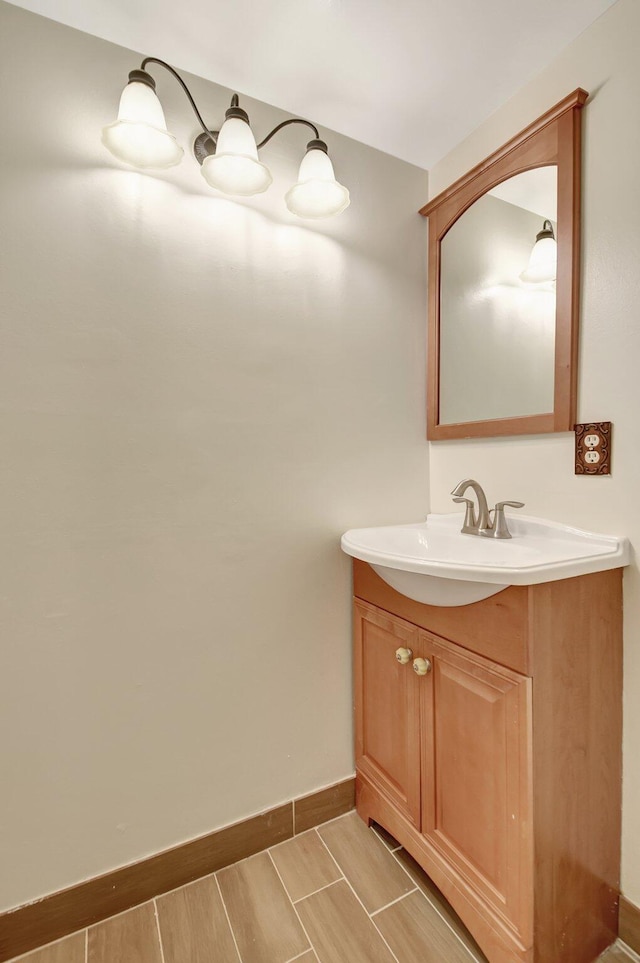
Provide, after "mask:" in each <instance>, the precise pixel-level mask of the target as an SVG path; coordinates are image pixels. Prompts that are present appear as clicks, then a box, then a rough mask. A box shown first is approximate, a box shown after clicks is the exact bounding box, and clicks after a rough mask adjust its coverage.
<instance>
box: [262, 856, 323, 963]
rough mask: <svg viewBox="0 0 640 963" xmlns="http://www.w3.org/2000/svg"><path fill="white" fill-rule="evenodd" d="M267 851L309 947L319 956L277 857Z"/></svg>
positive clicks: (306, 951)
mask: <svg viewBox="0 0 640 963" xmlns="http://www.w3.org/2000/svg"><path fill="white" fill-rule="evenodd" d="M267 853H268V854H269V859H270V860H271V865H272V866H273V868H274V869H275V871H276V875H277V877H278V879H279V880H280V883H281V885H282V888H283V890H284V891H285V893H286V895H287V899H288V900H289V903H290V905H291V907H292V909H293V912H294V913H295V914H296V919H297V920H298V923H299V924H300V928H301V930H302V932H303V933H304V935H305V937H306V940H307V943H308V944H309V949H310V950H313V952H314V953H315V954H316V956H318V954H317V953H316V948H315V946H314V945H313V943H312V942H311V939H310V937H309V934H308V933H307V929H306V927H305V925H304V923H303V922H302V920H301V919H300V914H299V913H298V910H297V909H296V904H295V903H294V902H293V900H292V899H291V896H290V895H289V890H288V889H287V887H286V886H285V884H284V880H283V878H282V876H281V875H280V870H279V869H278V867H277V866H276V861H275V859H274V858H273V856H272V855H271V850H269V849H268V850H267ZM308 951H309V950H305V953H308ZM300 955H303V954H299V956H300Z"/></svg>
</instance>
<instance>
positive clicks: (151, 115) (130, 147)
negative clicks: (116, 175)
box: [102, 81, 184, 170]
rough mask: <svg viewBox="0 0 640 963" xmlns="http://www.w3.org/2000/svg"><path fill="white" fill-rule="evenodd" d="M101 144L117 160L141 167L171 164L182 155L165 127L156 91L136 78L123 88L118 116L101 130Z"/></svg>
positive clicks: (158, 166)
mask: <svg viewBox="0 0 640 963" xmlns="http://www.w3.org/2000/svg"><path fill="white" fill-rule="evenodd" d="M102 143H103V144H104V146H105V147H106V148H107V150H110V151H111V153H112V154H113V155H114V157H117V158H118V160H121V161H124V162H125V164H132V165H133V166H134V167H140V168H142V169H143V170H144V169H150V168H156V169H163V168H166V167H173V166H174V165H175V164H179V163H180V161H181V160H182V155H183V154H184V151H183V149H182V147H180V145H179V144H178V142H177V141H176V139H175V137H174V136H173V134H170V133H169V131H168V130H167V125H166V122H165V119H164V111H163V110H162V104H161V103H160V101H159V100H158V98H157V96H156V94H155V91H153V90H152V89H151V87H149V85H148V84H144V83H140V82H137V81H134V82H132V83H129V84H127V86H126V87H125V88H124V90H123V91H122V97H121V98H120V108H119V110H118V119H117V120H116V121H115V122H114V123H113V124H109V126H108V127H105V128H104V129H103V131H102Z"/></svg>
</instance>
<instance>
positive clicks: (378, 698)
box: [343, 529, 627, 963]
mask: <svg viewBox="0 0 640 963" xmlns="http://www.w3.org/2000/svg"><path fill="white" fill-rule="evenodd" d="M361 531H363V532H364V531H367V532H372V531H379V532H384V531H385V529H379V530H361ZM386 531H390V530H386ZM351 534H355V535H357V534H358V533H348V534H347V536H345V538H344V539H343V548H345V551H348V552H349V554H352V555H355V556H356V557H354V562H353V585H354V596H355V598H354V624H355V630H354V642H355V706H356V772H357V782H356V787H357V788H356V799H357V810H358V813H359V814H360V816H361V817H362V818H363V819H364V820H365V821H366V822H367V823H371V822H372V821H375V822H377V823H379V824H380V825H382V826H384V827H385V828H386V829H387V830H388V831H389V832H390V833H391V834H392V835H393V836H395V837H396V839H397V840H398V841H399V842H400V843H401V844H402V845H403V846H404V847H405V848H406V849H407V850H408V851H409V852H410V853H411V855H412V856H413V857H414V858H415V859H416V860H417V861H418V862H419V863H420V865H421V866H422V867H423V868H424V869H425V871H426V872H427V873H428V874H429V876H430V877H431V878H432V879H433V881H434V882H435V883H436V885H437V886H438V887H439V889H440V890H441V891H442V893H443V894H444V895H445V896H446V898H447V899H448V900H449V902H450V903H451V905H452V906H453V907H454V909H455V910H456V911H457V912H458V914H459V915H460V917H461V918H462V920H463V921H464V923H465V924H466V925H467V927H468V928H469V930H470V931H471V933H472V934H473V936H474V937H475V939H476V940H477V941H478V943H479V944H480V946H481V947H482V949H483V951H484V952H485V954H486V955H487V957H488V959H489V960H490V961H491V963H516V961H521V963H524V961H526V963H593V961H595V960H596V959H597V957H598V955H599V954H600V953H601V952H602V951H603V950H604V949H605V948H606V947H607V946H608V945H609V944H610V943H612V942H613V941H614V940H615V938H616V935H617V917H618V896H619V864H620V812H621V729H622V567H621V566H622V565H624V564H626V561H627V557H626V555H624V553H623V555H622V556H615V553H614V554H613V555H610V556H609V557H608V558H606V559H604V560H602V559H601V562H600V564H602V565H603V566H604V567H606V568H607V570H604V571H591V572H588V573H587V574H581V575H577V576H574V577H568V578H558V573H557V572H556V573H555V578H553V579H552V580H548V581H539V582H538V583H537V584H511V585H509V587H507V588H506V589H502V590H501V589H500V587H499V586H498V585H496V586H495V588H496V590H497V594H493V595H491V596H490V597H488V598H484V599H482V600H480V601H475V602H473V603H471V604H466V605H451V604H450V603H445V604H444V605H442V604H427V603H425V602H422V601H417V600H416V599H415V598H410V597H407V595H404V594H401V593H400V592H399V591H396V589H395V588H393V587H392V586H391V585H390V584H387V581H383V579H382V578H381V577H380V576H379V575H378V574H377V573H376V571H374V569H373V567H372V565H371V564H368V562H367V561H365V560H363V559H362V558H358V557H357V554H358V552H357V550H355V549H354V548H353V544H355V542H356V541H357V539H354V540H352V543H351V548H349V547H345V544H346V542H345V540H348V536H349V535H351ZM458 538H459V539H460V538H461V539H462V540H463V544H465V545H470V544H472V543H475V542H478V541H483V540H478V539H469V536H460V535H458ZM522 540H523V542H524V536H523V537H522ZM427 542H428V540H427V539H425V544H427ZM516 543H517V536H516V537H514V540H513V544H514V546H515V549H513V550H514V551H515V550H517V544H516ZM472 548H473V545H472ZM487 550H489V547H487ZM625 551H626V549H625ZM361 554H366V552H364V551H363V552H361ZM397 561H398V558H396V562H397ZM398 564H400V563H398ZM615 566H617V567H615ZM379 571H383V572H384V570H382V569H379ZM547 575H548V573H547ZM514 577H516V576H514ZM529 577H531V576H529Z"/></svg>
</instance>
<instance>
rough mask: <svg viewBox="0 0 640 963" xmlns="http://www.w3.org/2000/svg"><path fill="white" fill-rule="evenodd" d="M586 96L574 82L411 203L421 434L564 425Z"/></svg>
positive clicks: (571, 390) (570, 393)
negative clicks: (423, 281)
mask: <svg viewBox="0 0 640 963" xmlns="http://www.w3.org/2000/svg"><path fill="white" fill-rule="evenodd" d="M587 97H588V94H587V93H586V92H585V91H584V90H580V89H579V90H576V91H574V92H573V93H572V94H570V95H569V96H568V97H566V98H565V99H564V100H563V101H561V102H560V103H559V104H556V106H555V107H553V108H552V109H551V110H549V111H548V112H547V113H546V114H544V115H543V116H542V117H540V118H539V119H538V120H537V121H535V122H534V123H533V124H531V125H530V126H529V127H527V128H526V129H525V130H523V131H522V132H521V133H520V134H518V135H517V136H516V137H514V138H513V139H512V140H510V141H509V142H508V143H507V144H505V145H504V146H503V147H501V148H500V149H499V150H498V151H496V152H495V153H494V154H492V155H491V156H490V157H488V158H487V159H486V160H485V161H483V162H482V163H481V164H479V165H478V166H477V167H475V168H473V170H471V171H470V172H469V173H468V174H467V175H465V176H464V177H461V178H460V179H459V180H458V181H456V182H455V183H454V184H452V185H451V187H449V188H447V190H445V191H443V192H442V193H441V194H439V195H438V196H437V197H435V198H434V199H433V200H432V201H430V202H429V203H428V204H427V205H426V206H425V207H423V208H422V210H421V211H420V213H421V214H424V215H426V216H428V218H429V337H428V409H427V426H428V431H427V436H428V438H429V439H430V440H437V439H444V438H479V437H490V436H495V435H519V434H531V433H537V432H553V431H570V430H572V429H573V425H574V422H575V405H576V381H577V347H578V292H579V258H580V251H579V240H580V163H581V158H580V121H581V108H582V106H583V105H584V103H585V102H586V100H587Z"/></svg>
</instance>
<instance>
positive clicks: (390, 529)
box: [341, 512, 630, 605]
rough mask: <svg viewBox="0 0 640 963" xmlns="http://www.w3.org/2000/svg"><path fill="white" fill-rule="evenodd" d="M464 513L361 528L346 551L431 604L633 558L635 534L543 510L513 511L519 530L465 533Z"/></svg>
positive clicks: (348, 539)
mask: <svg viewBox="0 0 640 963" xmlns="http://www.w3.org/2000/svg"><path fill="white" fill-rule="evenodd" d="M462 519H463V515H462V514H461V513H460V512H452V513H451V514H448V515H428V516H427V520H426V522H417V523H416V524H413V525H389V526H385V527H383V528H355V529H352V530H351V531H349V532H345V534H344V535H343V536H342V541H341V546H342V550H343V552H346V553H347V555H351V556H352V557H353V558H358V559H361V560H362V561H363V562H369V564H370V565H371V566H372V567H373V568H374V569H375V571H376V572H377V573H378V575H379V576H380V578H382V579H384V581H385V582H387V584H388V585H391V586H392V588H394V589H395V590H396V591H397V592H400V593H401V594H402V595H406V596H407V597H408V598H410V599H415V600H416V601H417V602H426V603H427V604H428V605H469V604H470V603H471V602H478V601H480V599H486V598H489V596H490V595H496V594H497V593H498V592H501V591H502V590H503V589H505V588H507V587H508V586H509V585H536V584H538V583H539V582H553V581H556V580H557V579H562V578H573V577H574V576H576V575H587V574H588V573H590V572H601V571H604V570H606V569H611V568H620V567H621V566H623V565H627V564H628V563H629V551H630V549H629V542H628V540H627V539H626V538H618V537H616V536H611V535H594V534H591V533H590V532H583V531H580V530H579V529H576V528H568V527H567V526H566V525H560V524H558V523H557V522H548V521H544V520H543V519H540V518H529V517H527V516H523V515H518V516H515V517H514V516H513V515H509V518H508V521H509V530H510V531H511V534H512V536H513V537H512V538H510V539H495V538H489V537H484V536H477V535H462V534H461V532H460V529H461V528H462Z"/></svg>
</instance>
